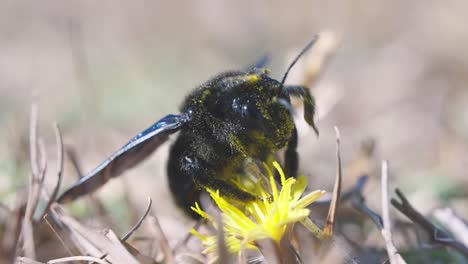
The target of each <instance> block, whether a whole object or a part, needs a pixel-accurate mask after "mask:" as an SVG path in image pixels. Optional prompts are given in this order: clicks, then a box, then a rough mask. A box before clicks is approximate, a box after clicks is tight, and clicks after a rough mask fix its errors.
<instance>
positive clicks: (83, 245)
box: [50, 205, 138, 263]
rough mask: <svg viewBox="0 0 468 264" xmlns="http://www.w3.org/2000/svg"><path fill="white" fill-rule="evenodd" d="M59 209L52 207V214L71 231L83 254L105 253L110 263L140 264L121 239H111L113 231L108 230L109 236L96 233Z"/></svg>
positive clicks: (96, 255) (98, 254)
mask: <svg viewBox="0 0 468 264" xmlns="http://www.w3.org/2000/svg"><path fill="white" fill-rule="evenodd" d="M59 209H60V207H58V206H54V205H52V207H51V211H50V212H51V213H53V214H54V218H56V219H57V221H59V222H61V223H62V224H63V225H64V226H66V227H67V230H69V231H70V233H69V234H70V238H71V239H72V241H73V242H74V244H75V245H76V246H77V247H78V248H80V250H81V251H82V252H84V253H86V254H89V255H91V256H94V257H98V256H102V254H103V253H104V252H105V253H107V254H108V256H109V259H110V261H117V260H118V261H121V262H123V263H138V261H137V260H136V259H135V258H134V257H133V256H132V255H131V254H130V253H129V252H128V250H127V249H126V248H125V247H124V245H122V243H120V240H119V239H116V240H111V239H110V238H109V233H112V231H110V230H108V231H107V235H106V234H103V232H96V231H95V230H92V229H89V228H87V227H85V226H83V225H81V224H80V223H79V222H77V221H76V220H75V219H73V218H72V217H70V216H68V215H66V214H65V212H63V211H62V210H59ZM113 236H115V235H113Z"/></svg>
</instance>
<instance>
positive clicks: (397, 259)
mask: <svg viewBox="0 0 468 264" xmlns="http://www.w3.org/2000/svg"><path fill="white" fill-rule="evenodd" d="M389 200H390V199H389V198H388V163H387V161H382V218H383V229H382V230H381V232H382V236H383V237H384V239H385V245H386V247H387V254H388V257H389V258H390V263H391V264H403V263H406V261H405V260H404V259H403V258H402V257H401V255H400V253H398V251H397V249H396V247H395V244H394V243H393V239H392V228H391V227H392V222H391V220H390V211H389V208H388V203H389Z"/></svg>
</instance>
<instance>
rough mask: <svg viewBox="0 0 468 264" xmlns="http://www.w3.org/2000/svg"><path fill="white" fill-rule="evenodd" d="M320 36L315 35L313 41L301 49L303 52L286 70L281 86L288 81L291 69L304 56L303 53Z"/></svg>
mask: <svg viewBox="0 0 468 264" xmlns="http://www.w3.org/2000/svg"><path fill="white" fill-rule="evenodd" d="M318 38H319V36H318V35H315V36H314V37H313V38H312V40H311V41H309V43H307V45H306V46H305V47H304V48H303V49H302V50H301V52H300V53H299V54H298V55H297V56H296V58H294V60H293V61H292V62H291V64H289V67H288V69H287V70H286V72H285V73H284V75H283V79H282V80H281V87H283V86H284V82H285V81H286V78H287V77H288V74H289V71H290V70H291V69H292V67H293V66H294V65H295V64H296V62H297V61H298V60H299V59H300V58H301V57H302V55H304V53H306V52H307V51H308V50H309V49H310V48H311V47H312V46H313V45H314V44H315V42H317V40H318Z"/></svg>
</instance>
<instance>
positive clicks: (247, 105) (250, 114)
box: [231, 98, 260, 118]
mask: <svg viewBox="0 0 468 264" xmlns="http://www.w3.org/2000/svg"><path fill="white" fill-rule="evenodd" d="M231 106H232V110H233V111H234V112H235V113H237V114H238V115H239V116H240V117H242V118H259V116H258V115H259V114H260V113H259V111H258V110H257V108H256V106H255V102H254V100H251V99H240V98H235V99H233V100H232V105H231Z"/></svg>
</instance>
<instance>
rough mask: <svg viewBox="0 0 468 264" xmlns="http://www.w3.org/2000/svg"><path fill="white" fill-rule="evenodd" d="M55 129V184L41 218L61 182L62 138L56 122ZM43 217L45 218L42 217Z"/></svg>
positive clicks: (52, 200)
mask: <svg viewBox="0 0 468 264" xmlns="http://www.w3.org/2000/svg"><path fill="white" fill-rule="evenodd" d="M54 130H55V141H56V144H57V157H58V165H57V184H56V185H55V187H54V190H53V191H52V194H51V195H50V197H49V200H48V202H47V205H46V207H45V209H44V212H43V214H42V218H44V215H45V214H47V212H48V211H49V209H50V206H51V205H52V203H53V202H55V199H56V198H57V195H58V191H59V189H60V185H61V183H62V173H63V139H62V133H61V132H60V127H59V126H58V124H57V123H56V124H55V126H54ZM44 219H45V218H44Z"/></svg>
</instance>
